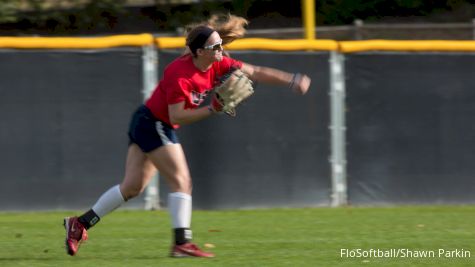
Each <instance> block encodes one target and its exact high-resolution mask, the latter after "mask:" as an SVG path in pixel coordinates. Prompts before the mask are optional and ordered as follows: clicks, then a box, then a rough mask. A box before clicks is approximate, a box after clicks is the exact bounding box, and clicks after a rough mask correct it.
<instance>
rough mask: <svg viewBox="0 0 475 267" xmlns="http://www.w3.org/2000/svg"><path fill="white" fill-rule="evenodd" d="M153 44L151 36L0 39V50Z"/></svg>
mask: <svg viewBox="0 0 475 267" xmlns="http://www.w3.org/2000/svg"><path fill="white" fill-rule="evenodd" d="M150 44H153V35H151V34H137V35H116V36H107V37H0V48H19V49H99V48H112V47H119V46H144V45H150Z"/></svg>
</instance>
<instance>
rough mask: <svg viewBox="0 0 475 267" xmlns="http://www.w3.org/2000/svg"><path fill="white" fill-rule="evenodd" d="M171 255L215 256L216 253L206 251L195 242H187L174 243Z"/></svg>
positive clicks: (178, 256) (175, 256)
mask: <svg viewBox="0 0 475 267" xmlns="http://www.w3.org/2000/svg"><path fill="white" fill-rule="evenodd" d="M170 256H171V257H174V258H181V257H204V258H213V257H214V254H213V253H210V252H204V251H202V250H201V249H200V248H198V246H197V245H195V244H193V243H185V244H183V245H174V246H173V247H172V252H171V254H170Z"/></svg>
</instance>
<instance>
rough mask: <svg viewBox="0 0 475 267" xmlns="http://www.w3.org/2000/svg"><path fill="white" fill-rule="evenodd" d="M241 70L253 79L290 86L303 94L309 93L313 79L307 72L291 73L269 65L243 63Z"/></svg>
mask: <svg viewBox="0 0 475 267" xmlns="http://www.w3.org/2000/svg"><path fill="white" fill-rule="evenodd" d="M241 70H242V72H244V73H245V74H247V75H248V76H249V78H250V79H251V80H253V81H256V82H261V83H268V84H275V85H282V86H288V87H289V88H290V89H292V90H293V91H294V92H295V93H297V94H301V95H304V94H306V93H307V91H308V89H309V87H310V83H311V79H310V78H309V77H308V76H307V75H305V74H300V73H289V72H285V71H282V70H278V69H274V68H269V67H262V66H255V65H251V64H247V63H242V67H241Z"/></svg>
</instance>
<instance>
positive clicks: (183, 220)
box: [168, 192, 191, 228]
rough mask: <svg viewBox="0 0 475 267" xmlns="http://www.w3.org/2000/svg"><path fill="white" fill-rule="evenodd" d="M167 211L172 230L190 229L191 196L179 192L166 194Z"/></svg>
mask: <svg viewBox="0 0 475 267" xmlns="http://www.w3.org/2000/svg"><path fill="white" fill-rule="evenodd" d="M168 210H169V211H170V215H171V219H172V225H173V228H190V225H191V195H188V194H185V193H181V192H175V193H170V194H168Z"/></svg>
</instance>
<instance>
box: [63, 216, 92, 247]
mask: <svg viewBox="0 0 475 267" xmlns="http://www.w3.org/2000/svg"><path fill="white" fill-rule="evenodd" d="M64 228H65V229H66V252H67V253H68V254H69V255H71V256H74V255H75V254H76V253H77V252H78V249H79V245H80V244H81V242H82V241H85V240H87V231H86V228H84V226H83V225H82V224H81V223H80V222H79V221H78V217H66V218H64Z"/></svg>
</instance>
